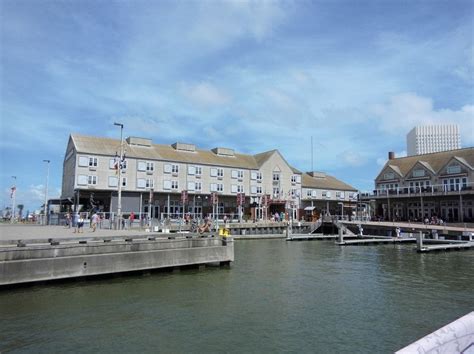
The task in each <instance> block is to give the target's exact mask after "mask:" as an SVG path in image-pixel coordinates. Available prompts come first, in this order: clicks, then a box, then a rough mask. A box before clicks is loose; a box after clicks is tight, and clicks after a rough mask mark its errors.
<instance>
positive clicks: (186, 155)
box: [61, 134, 357, 220]
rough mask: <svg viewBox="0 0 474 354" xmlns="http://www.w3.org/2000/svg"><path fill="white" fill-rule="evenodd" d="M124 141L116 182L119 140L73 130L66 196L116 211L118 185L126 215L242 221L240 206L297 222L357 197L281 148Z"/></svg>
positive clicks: (252, 213)
mask: <svg viewBox="0 0 474 354" xmlns="http://www.w3.org/2000/svg"><path fill="white" fill-rule="evenodd" d="M123 145H124V151H125V156H126V158H125V161H124V163H123V164H122V169H121V173H120V180H119V179H118V176H119V174H118V173H117V172H118V171H117V169H116V156H117V153H120V140H116V139H109V138H103V137H93V136H82V135H77V134H73V135H71V136H70V138H69V141H68V145H67V149H66V155H65V158H64V165H63V180H62V196H61V198H62V200H64V199H69V200H70V201H71V202H72V203H73V204H74V205H77V206H81V207H82V209H81V210H91V209H92V208H95V209H98V210H99V211H101V212H103V213H114V212H116V211H117V205H118V186H119V183H120V184H121V185H120V187H121V206H122V212H123V214H124V215H127V214H129V213H130V212H132V211H133V212H134V213H136V214H138V213H145V214H146V215H149V216H150V217H152V218H155V219H162V218H164V217H168V216H170V217H171V218H176V217H180V216H182V215H183V213H190V214H191V215H196V216H198V217H202V216H204V215H208V214H217V217H219V218H221V217H222V216H223V215H227V216H228V217H229V218H232V219H237V218H238V212H239V204H240V205H241V207H242V211H243V216H244V217H245V218H247V219H252V220H260V219H266V218H269V217H270V216H271V215H273V214H275V213H282V212H286V213H289V214H290V215H291V214H293V218H298V219H301V218H302V217H307V218H310V217H314V215H315V214H316V213H321V212H328V213H332V214H334V213H338V211H339V210H341V209H344V208H353V207H354V206H355V202H356V201H357V190H356V189H354V188H353V187H351V186H349V185H347V184H345V183H344V182H341V181H339V180H337V179H336V178H334V177H332V176H328V175H326V174H324V173H320V172H313V173H302V172H300V171H298V170H297V169H295V168H293V167H292V166H290V165H289V164H288V162H287V161H286V160H285V158H284V157H283V156H282V155H281V154H280V152H279V151H278V150H271V151H267V152H263V153H260V154H256V155H248V154H240V153H237V152H235V151H234V150H233V149H228V148H222V147H217V148H215V149H212V150H201V149H198V148H196V146H195V145H193V144H184V143H175V144H172V145H159V144H153V143H152V141H151V140H150V139H145V138H137V137H129V138H127V139H125V140H124V142H123ZM305 209H306V210H305ZM348 212H349V211H348ZM339 213H340V212H339Z"/></svg>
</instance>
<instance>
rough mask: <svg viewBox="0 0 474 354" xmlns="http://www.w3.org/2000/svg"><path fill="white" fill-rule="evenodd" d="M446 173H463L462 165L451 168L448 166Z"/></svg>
mask: <svg viewBox="0 0 474 354" xmlns="http://www.w3.org/2000/svg"><path fill="white" fill-rule="evenodd" d="M446 173H447V174H450V175H452V174H456V173H461V166H460V165H451V166H448V168H447V169H446Z"/></svg>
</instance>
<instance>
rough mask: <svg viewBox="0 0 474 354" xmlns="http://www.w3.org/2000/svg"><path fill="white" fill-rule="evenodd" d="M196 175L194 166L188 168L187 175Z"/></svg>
mask: <svg viewBox="0 0 474 354" xmlns="http://www.w3.org/2000/svg"><path fill="white" fill-rule="evenodd" d="M195 174H196V166H188V175H189V176H194V175H195Z"/></svg>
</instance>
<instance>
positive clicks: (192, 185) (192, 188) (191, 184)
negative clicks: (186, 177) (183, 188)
mask: <svg viewBox="0 0 474 354" xmlns="http://www.w3.org/2000/svg"><path fill="white" fill-rule="evenodd" d="M195 186H196V184H195V183H194V182H188V191H194V188H195Z"/></svg>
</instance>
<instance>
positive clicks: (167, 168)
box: [163, 163, 173, 173]
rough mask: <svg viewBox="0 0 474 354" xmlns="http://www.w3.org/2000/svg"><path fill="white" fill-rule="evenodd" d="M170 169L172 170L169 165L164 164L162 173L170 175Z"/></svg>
mask: <svg viewBox="0 0 474 354" xmlns="http://www.w3.org/2000/svg"><path fill="white" fill-rule="evenodd" d="M172 169H173V168H172V167H171V164H170V163H165V164H164V165H163V173H171V171H172Z"/></svg>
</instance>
